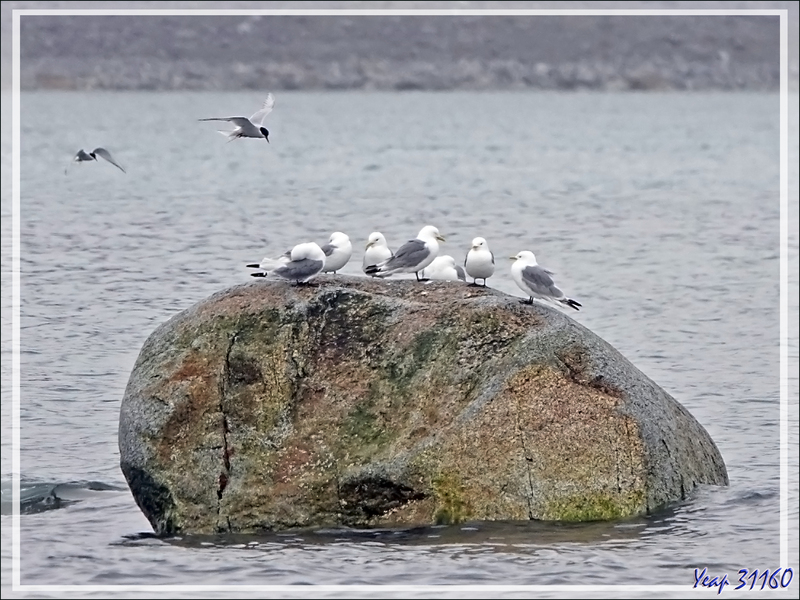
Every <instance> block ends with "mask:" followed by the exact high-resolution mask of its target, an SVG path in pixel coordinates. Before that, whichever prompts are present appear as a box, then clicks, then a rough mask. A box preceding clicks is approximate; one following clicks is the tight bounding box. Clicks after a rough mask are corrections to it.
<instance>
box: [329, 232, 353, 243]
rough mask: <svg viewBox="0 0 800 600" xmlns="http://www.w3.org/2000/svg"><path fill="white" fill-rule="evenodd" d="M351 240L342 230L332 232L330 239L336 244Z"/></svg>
mask: <svg viewBox="0 0 800 600" xmlns="http://www.w3.org/2000/svg"><path fill="white" fill-rule="evenodd" d="M349 241H350V236H349V235H347V234H346V233H342V232H341V231H334V232H333V233H332V234H331V237H330V239H329V240H328V242H330V243H331V244H334V245H336V246H338V245H341V244H346V243H347V242H349Z"/></svg>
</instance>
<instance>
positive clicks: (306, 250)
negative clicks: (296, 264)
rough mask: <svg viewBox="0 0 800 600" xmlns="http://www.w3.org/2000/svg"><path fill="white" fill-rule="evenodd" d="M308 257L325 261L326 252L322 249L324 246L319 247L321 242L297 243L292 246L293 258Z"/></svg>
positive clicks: (301, 258)
mask: <svg viewBox="0 0 800 600" xmlns="http://www.w3.org/2000/svg"><path fill="white" fill-rule="evenodd" d="M306 258H307V259H310V260H321V261H324V260H325V253H324V252H323V251H322V248H320V247H319V244H317V243H315V242H305V243H303V244H297V245H296V246H295V247H294V248H292V260H303V259H306Z"/></svg>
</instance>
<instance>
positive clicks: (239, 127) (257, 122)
mask: <svg viewBox="0 0 800 600" xmlns="http://www.w3.org/2000/svg"><path fill="white" fill-rule="evenodd" d="M274 106H275V96H273V95H272V94H271V93H270V94H267V99H266V100H264V104H262V105H261V108H260V109H259V110H258V111H256V112H254V113H253V116H251V117H250V118H249V119H248V118H247V117H211V118H209V119H198V121H228V122H230V123H233V124H234V125H236V129H234V130H233V131H231V132H227V131H223V132H222V133H225V134H227V136H228V141H229V142H231V141H233V140H235V139H238V138H263V139H266V140H267V142H269V130H268V129H267V128H266V127H264V126H263V125H264V119H265V118H266V117H267V115H268V114H269V113H271V112H272V109H273V107H274Z"/></svg>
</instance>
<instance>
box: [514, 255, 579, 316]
mask: <svg viewBox="0 0 800 600" xmlns="http://www.w3.org/2000/svg"><path fill="white" fill-rule="evenodd" d="M510 258H511V260H513V261H515V262H514V264H513V265H511V277H512V278H513V279H514V281H515V282H516V284H517V285H518V286H519V287H520V289H521V290H522V291H523V292H525V293H526V294H528V296H529V299H528V300H526V301H525V303H526V304H533V299H534V298H540V299H542V300H552V301H555V302H560V303H561V304H565V305H566V306H569V307H570V308H574V309H575V310H580V309H579V308H578V307H579V306H583V305H582V304H581V303H580V302H578V301H577V300H573V299H572V298H567V297H566V296H565V295H564V292H562V291H561V290H560V289H558V287H556V284H555V282H554V281H553V278H552V277H551V275H553V272H552V271H548V270H547V269H545V268H544V267H542V266H540V265H538V264H537V263H536V257H535V256H534V255H533V252H529V251H528V250H523V251H522V252H520V253H519V254H517V255H516V256H511V257H510Z"/></svg>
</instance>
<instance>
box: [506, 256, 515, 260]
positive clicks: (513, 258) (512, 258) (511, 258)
mask: <svg viewBox="0 0 800 600" xmlns="http://www.w3.org/2000/svg"><path fill="white" fill-rule="evenodd" d="M508 258H509V259H510V260H517V257H516V256H509V257H508Z"/></svg>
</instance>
